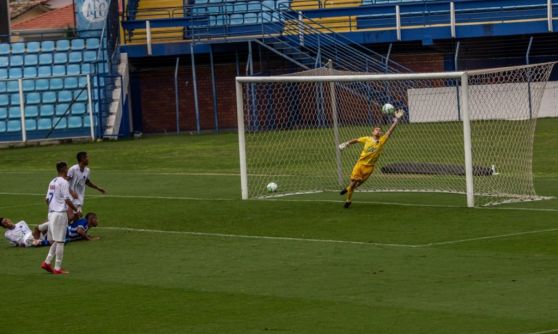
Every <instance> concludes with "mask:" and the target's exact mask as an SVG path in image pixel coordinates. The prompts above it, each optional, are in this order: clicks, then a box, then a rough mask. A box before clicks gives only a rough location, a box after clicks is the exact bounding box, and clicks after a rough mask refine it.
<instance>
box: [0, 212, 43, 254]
mask: <svg viewBox="0 0 558 334" xmlns="http://www.w3.org/2000/svg"><path fill="white" fill-rule="evenodd" d="M0 226H2V227H3V228H5V229H6V232H5V233H4V237H5V238H6V240H8V242H9V243H10V245H12V246H15V247H38V246H43V245H48V241H47V240H46V235H45V234H43V235H39V237H38V238H35V237H34V235H33V232H32V231H31V229H30V228H29V225H27V223H26V222H25V221H23V220H22V221H20V222H19V223H17V224H14V223H13V222H12V221H11V220H10V219H9V218H0Z"/></svg>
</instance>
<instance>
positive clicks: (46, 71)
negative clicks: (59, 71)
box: [39, 66, 52, 77]
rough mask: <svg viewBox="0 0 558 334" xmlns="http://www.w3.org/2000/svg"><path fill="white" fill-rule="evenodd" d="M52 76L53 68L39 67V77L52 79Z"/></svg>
mask: <svg viewBox="0 0 558 334" xmlns="http://www.w3.org/2000/svg"><path fill="white" fill-rule="evenodd" d="M51 75H52V67H50V66H39V77H50V76H51Z"/></svg>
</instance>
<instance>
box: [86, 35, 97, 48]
mask: <svg viewBox="0 0 558 334" xmlns="http://www.w3.org/2000/svg"><path fill="white" fill-rule="evenodd" d="M86 45H87V49H88V50H94V49H98V48H99V39H98V38H88V39H87V41H86Z"/></svg>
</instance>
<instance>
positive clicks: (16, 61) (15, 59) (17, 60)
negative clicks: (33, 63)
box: [10, 56, 23, 67]
mask: <svg viewBox="0 0 558 334" xmlns="http://www.w3.org/2000/svg"><path fill="white" fill-rule="evenodd" d="M12 66H23V56H11V57H10V67H12Z"/></svg>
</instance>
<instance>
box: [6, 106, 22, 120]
mask: <svg viewBox="0 0 558 334" xmlns="http://www.w3.org/2000/svg"><path fill="white" fill-rule="evenodd" d="M20 114H21V109H19V107H10V108H9V109H8V117H9V118H21V115H20Z"/></svg>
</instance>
